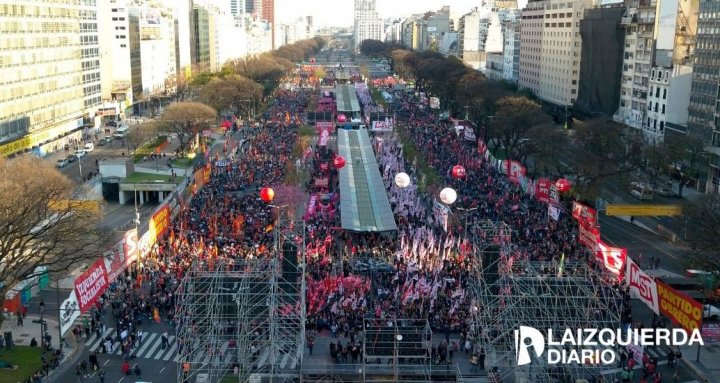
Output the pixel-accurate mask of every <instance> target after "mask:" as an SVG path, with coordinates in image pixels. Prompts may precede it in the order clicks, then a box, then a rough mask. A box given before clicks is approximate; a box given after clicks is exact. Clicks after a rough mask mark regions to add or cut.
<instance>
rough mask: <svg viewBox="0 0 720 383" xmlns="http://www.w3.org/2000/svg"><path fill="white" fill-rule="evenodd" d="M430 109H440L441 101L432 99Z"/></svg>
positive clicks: (435, 98)
mask: <svg viewBox="0 0 720 383" xmlns="http://www.w3.org/2000/svg"><path fill="white" fill-rule="evenodd" d="M430 109H440V99H439V98H437V97H430Z"/></svg>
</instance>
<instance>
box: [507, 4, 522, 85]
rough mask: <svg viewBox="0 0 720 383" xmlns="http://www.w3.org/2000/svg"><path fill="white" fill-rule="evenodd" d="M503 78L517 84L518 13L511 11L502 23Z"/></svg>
mask: <svg viewBox="0 0 720 383" xmlns="http://www.w3.org/2000/svg"><path fill="white" fill-rule="evenodd" d="M503 41H504V47H503V78H504V79H505V80H507V81H509V82H511V83H514V84H517V82H518V77H519V75H520V12H519V10H517V9H511V10H509V11H508V13H507V18H506V19H505V21H504V22H503Z"/></svg>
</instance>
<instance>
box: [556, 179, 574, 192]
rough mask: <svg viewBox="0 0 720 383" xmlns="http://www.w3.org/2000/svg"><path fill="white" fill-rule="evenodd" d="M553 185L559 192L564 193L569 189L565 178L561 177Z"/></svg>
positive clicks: (568, 183) (568, 182)
mask: <svg viewBox="0 0 720 383" xmlns="http://www.w3.org/2000/svg"><path fill="white" fill-rule="evenodd" d="M555 187H556V188H557V190H558V191H559V192H560V193H565V192H567V191H569V190H570V181H568V180H566V179H565V178H561V179H559V180H557V182H555Z"/></svg>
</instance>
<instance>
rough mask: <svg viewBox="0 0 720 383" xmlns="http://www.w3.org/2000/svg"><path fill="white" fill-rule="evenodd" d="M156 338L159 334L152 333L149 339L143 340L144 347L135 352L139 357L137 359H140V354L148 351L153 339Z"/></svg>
mask: <svg viewBox="0 0 720 383" xmlns="http://www.w3.org/2000/svg"><path fill="white" fill-rule="evenodd" d="M156 336H157V334H155V333H151V334H150V336H149V337H147V339H143V344H142V346H140V349H139V350H137V351H136V352H135V356H137V357H138V358H139V357H140V354H141V353H142V352H143V351H145V349H146V348H147V347H148V346H149V345H150V344H152V340H153V338H155V337H156ZM143 338H145V337H143Z"/></svg>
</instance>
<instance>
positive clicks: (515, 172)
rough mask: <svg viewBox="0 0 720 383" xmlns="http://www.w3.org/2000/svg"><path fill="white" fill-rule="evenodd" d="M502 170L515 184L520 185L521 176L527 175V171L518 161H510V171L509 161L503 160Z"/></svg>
mask: <svg viewBox="0 0 720 383" xmlns="http://www.w3.org/2000/svg"><path fill="white" fill-rule="evenodd" d="M501 170H502V172H503V173H505V175H507V176H508V178H509V179H510V181H512V182H514V183H518V179H519V178H520V176H524V175H525V174H526V173H527V169H525V167H524V166H523V165H522V164H521V163H520V162H518V161H510V169H509V170H508V160H503V161H502V169H501Z"/></svg>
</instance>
